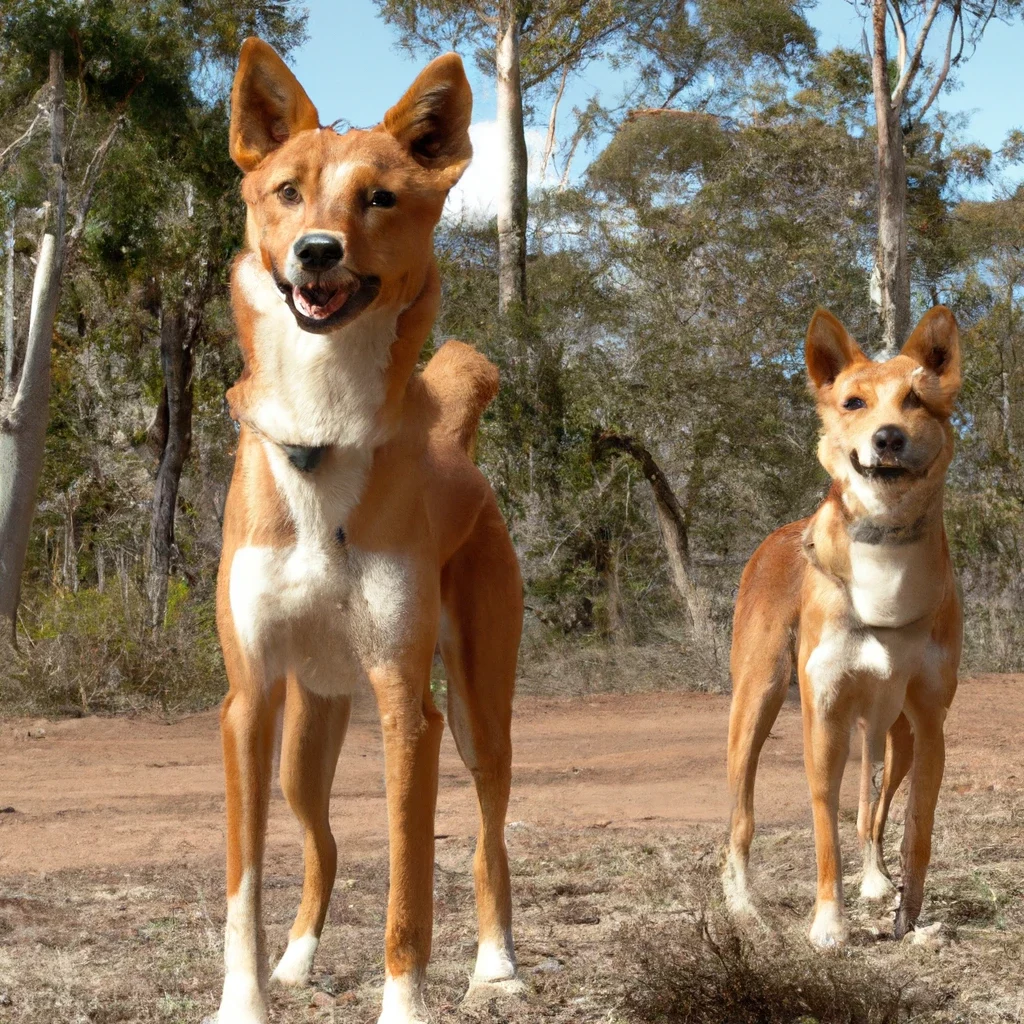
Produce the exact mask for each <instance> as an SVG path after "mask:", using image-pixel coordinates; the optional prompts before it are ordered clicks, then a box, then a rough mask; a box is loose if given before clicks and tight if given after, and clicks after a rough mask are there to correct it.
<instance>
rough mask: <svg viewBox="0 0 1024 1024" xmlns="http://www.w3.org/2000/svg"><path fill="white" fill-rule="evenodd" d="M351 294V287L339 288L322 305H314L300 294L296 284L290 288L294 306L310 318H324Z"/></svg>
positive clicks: (337, 308)
mask: <svg viewBox="0 0 1024 1024" xmlns="http://www.w3.org/2000/svg"><path fill="white" fill-rule="evenodd" d="M351 294H352V289H351V288H339V289H338V290H337V291H336V292H335V293H334V294H333V295H332V296H331V297H330V298H329V299H328V300H327V302H326V303H325V304H324V305H322V306H316V305H314V304H313V303H311V302H310V301H309V300H308V299H307V298H306V296H305V295H303V294H302V290H301V289H300V288H299V287H298V286H295V287H293V288H292V302H294V303H295V308H296V309H297V310H298V311H299V312H300V313H301V314H302V315H303V316H307V317H309V319H310V320H326V319H327V317H329V316H330V315H331V314H332V313H336V312H337V311H338V310H339V309H341V307H342V306H343V305H344V304H345V300H346V299H348V297H349V296H350V295H351Z"/></svg>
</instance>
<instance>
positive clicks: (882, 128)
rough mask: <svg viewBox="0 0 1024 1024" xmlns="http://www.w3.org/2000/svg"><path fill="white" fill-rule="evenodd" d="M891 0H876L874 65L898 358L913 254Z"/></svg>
mask: <svg viewBox="0 0 1024 1024" xmlns="http://www.w3.org/2000/svg"><path fill="white" fill-rule="evenodd" d="M886 16H887V8H886V0H874V54H873V58H872V64H871V76H872V85H873V88H874V94H875V121H876V124H877V129H878V250H877V256H876V260H877V265H878V283H879V290H880V297H879V299H880V306H881V309H880V315H881V321H882V353H883V355H884V356H885V357H886V358H891V357H892V356H894V355H896V353H897V352H898V351H899V350H900V348H901V347H902V345H903V342H904V341H905V340H906V337H907V334H908V333H909V332H910V257H909V254H908V251H907V242H908V236H907V168H906V159H905V156H904V152H903V126H902V125H901V123H900V113H901V108H902V105H903V104H902V95H903V94H902V93H900V94H899V97H898V98H897V99H896V100H894V99H893V95H892V92H891V90H890V87H889V61H888V54H887V50H886V42H885V27H886Z"/></svg>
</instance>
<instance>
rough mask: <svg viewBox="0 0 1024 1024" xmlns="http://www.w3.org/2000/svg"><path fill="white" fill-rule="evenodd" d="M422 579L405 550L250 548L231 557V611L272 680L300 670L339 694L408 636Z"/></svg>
mask: <svg viewBox="0 0 1024 1024" xmlns="http://www.w3.org/2000/svg"><path fill="white" fill-rule="evenodd" d="M414 582H415V581H414V580H413V578H412V568H411V565H410V564H409V563H408V562H406V561H405V560H404V559H402V558H401V557H398V556H388V555H382V554H375V553H370V552H365V551H360V550H359V549H357V548H354V547H352V545H350V544H346V545H342V544H339V543H338V542H337V540H335V541H334V544H333V547H329V546H326V545H321V544H310V543H296V544H294V545H291V546H288V547H282V548H270V547H244V548H240V549H239V550H238V551H236V552H235V556H234V559H233V560H232V563H231V577H230V587H229V594H230V600H231V614H232V618H233V619H234V623H235V631H236V633H237V635H238V639H239V641H240V642H241V644H242V647H243V649H244V650H245V652H246V655H247V657H248V660H249V662H250V664H251V665H252V666H253V668H254V669H255V671H256V672H257V673H259V674H261V675H262V676H263V679H264V682H265V683H267V684H269V683H271V682H273V681H274V680H276V679H279V678H281V677H282V676H284V675H285V674H287V673H289V672H294V673H295V674H296V675H297V676H298V678H299V679H300V680H301V681H302V683H303V684H304V685H306V686H307V687H309V689H311V690H313V691H314V692H317V693H321V694H324V695H325V696H330V695H337V694H340V693H345V692H348V691H349V690H351V688H352V687H353V686H354V685H355V684H356V683H357V682H358V681H360V680H361V679H362V678H363V675H364V666H365V665H366V664H367V663H368V661H373V660H375V659H378V658H380V657H381V656H383V655H386V654H387V653H388V652H389V651H390V650H392V649H393V648H394V647H395V646H396V645H398V644H400V643H401V642H402V639H403V628H404V626H405V624H406V623H407V621H408V618H409V614H408V613H409V610H410V608H409V606H410V604H411V602H412V601H413V599H414V598H413V593H414V590H415V586H414Z"/></svg>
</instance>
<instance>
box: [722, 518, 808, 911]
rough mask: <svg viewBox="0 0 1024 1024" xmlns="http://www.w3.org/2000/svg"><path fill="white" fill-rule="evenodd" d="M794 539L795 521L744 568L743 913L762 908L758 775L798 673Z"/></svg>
mask: <svg viewBox="0 0 1024 1024" xmlns="http://www.w3.org/2000/svg"><path fill="white" fill-rule="evenodd" d="M797 525H799V524H797ZM794 543H795V544H796V545H798V544H799V533H798V532H794V531H793V530H790V529H788V528H787V530H786V531H783V530H779V531H777V532H776V533H774V534H772V535H771V536H770V537H769V538H768V539H767V540H766V541H765V542H764V544H762V545H761V547H760V548H758V550H757V551H756V552H755V553H754V556H753V558H751V560H750V562H749V563H748V565H747V568H746V569H745V570H744V572H743V578H742V580H741V581H740V590H739V594H738V595H737V599H736V614H735V617H734V620H733V640H732V657H731V667H732V707H731V710H730V713H729V748H728V773H729V791H730V794H731V798H732V815H731V828H730V838H729V852H728V854H727V858H726V864H725V870H724V872H723V875H722V884H723V888H724V890H725V897H726V902H727V903H728V905H729V909H730V910H731V911H732V912H733V913H734V914H737V915H740V916H750V917H756V916H757V915H756V912H755V911H754V906H753V904H752V903H751V901H750V892H749V887H748V883H747V865H748V863H749V859H750V843H751V840H752V839H753V837H754V778H755V776H756V774H757V763H758V758H759V757H760V756H761V748H762V747H763V746H764V742H765V740H766V739H767V738H768V734H769V733H770V732H771V728H772V725H773V724H774V722H775V719H776V718H778V716H779V711H780V709H781V708H782V703H783V701H784V700H785V699H786V693H787V691H788V689H789V684H790V681H791V680H792V676H793V635H794V631H795V628H796V619H797V616H798V606H797V601H798V596H797V595H798V579H799V577H798V576H797V575H796V573H797V572H798V571H799V567H800V566H801V565H802V556H801V555H800V554H799V550H796V551H794V550H793V547H794ZM794 567H795V568H794Z"/></svg>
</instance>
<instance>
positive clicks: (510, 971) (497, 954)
mask: <svg viewBox="0 0 1024 1024" xmlns="http://www.w3.org/2000/svg"><path fill="white" fill-rule="evenodd" d="M515 976H516V952H515V946H513V944H512V933H511V932H509V933H507V934H506V935H504V936H502V938H501V939H499V940H494V939H483V940H481V942H480V945H479V947H478V948H477V952H476V967H475V968H474V969H473V981H475V982H487V981H508V980H509V979H512V978H515Z"/></svg>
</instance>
